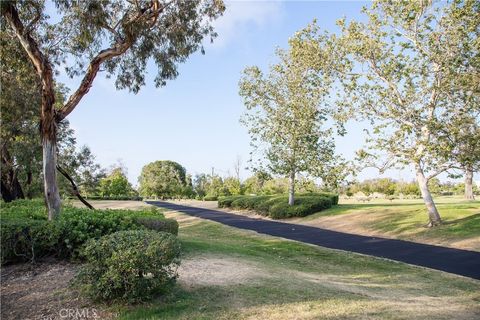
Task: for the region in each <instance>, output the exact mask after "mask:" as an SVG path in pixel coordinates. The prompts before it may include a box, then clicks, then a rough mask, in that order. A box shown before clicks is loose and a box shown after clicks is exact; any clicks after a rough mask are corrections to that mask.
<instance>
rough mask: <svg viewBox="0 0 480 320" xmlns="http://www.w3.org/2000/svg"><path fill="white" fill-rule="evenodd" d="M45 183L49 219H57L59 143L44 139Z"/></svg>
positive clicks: (58, 205) (58, 203)
mask: <svg viewBox="0 0 480 320" xmlns="http://www.w3.org/2000/svg"><path fill="white" fill-rule="evenodd" d="M42 147H43V185H44V190H45V202H46V204H47V209H48V220H53V219H55V218H56V217H57V216H58V215H59V214H60V203H61V202H60V193H59V192H58V185H57V172H56V166H57V150H56V149H57V144H56V141H55V140H54V141H51V140H48V139H45V138H44V139H43V141H42Z"/></svg>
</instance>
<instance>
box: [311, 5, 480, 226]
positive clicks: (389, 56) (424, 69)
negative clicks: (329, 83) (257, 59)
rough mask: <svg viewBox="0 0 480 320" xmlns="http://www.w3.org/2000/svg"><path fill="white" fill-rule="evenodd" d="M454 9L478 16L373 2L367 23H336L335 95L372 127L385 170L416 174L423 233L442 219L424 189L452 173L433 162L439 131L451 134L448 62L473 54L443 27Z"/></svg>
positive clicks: (455, 32)
mask: <svg viewBox="0 0 480 320" xmlns="http://www.w3.org/2000/svg"><path fill="white" fill-rule="evenodd" d="M466 2H469V3H474V1H466ZM477 3H478V2H477ZM452 6H456V7H457V9H458V10H461V11H462V12H463V14H464V15H465V16H469V17H473V16H478V11H476V9H475V8H474V6H469V5H465V6H464V5H463V1H453V2H452V3H444V2H438V3H435V4H432V3H431V1H400V2H392V1H387V0H378V1H374V2H373V3H372V5H371V6H370V8H364V13H365V14H366V15H367V18H368V19H367V21H366V22H356V21H352V22H350V23H347V22H346V20H345V19H342V20H341V21H340V22H339V25H340V27H341V28H342V36H341V38H340V39H339V40H338V41H339V42H340V43H341V47H342V50H341V51H339V52H338V58H339V59H342V58H345V62H344V64H343V66H346V67H347V70H348V71H346V72H344V73H343V75H342V78H341V80H342V82H343V85H344V86H343V87H342V89H343V91H342V90H340V91H339V92H340V93H341V94H344V95H343V98H344V100H343V106H344V107H346V108H348V109H349V110H350V111H352V113H353V114H355V115H356V116H357V117H358V118H363V119H368V120H370V121H371V123H372V126H373V132H372V133H371V135H370V137H369V139H368V143H369V146H370V148H371V149H373V150H382V151H383V152H384V153H386V154H387V155H388V164H389V165H393V164H402V165H404V164H409V165H412V166H413V167H414V169H415V173H416V178H417V182H418V185H419V188H420V191H421V194H422V197H423V200H424V202H425V205H426V207H427V211H428V215H429V226H434V225H438V224H440V223H441V218H440V215H439V213H438V210H437V208H436V206H435V203H434V201H433V198H432V195H431V193H430V190H429V187H428V182H429V180H430V179H432V178H434V177H436V176H437V175H439V174H440V173H442V172H444V171H445V170H448V169H449V168H451V167H452V165H453V164H452V162H451V161H450V160H449V159H445V158H444V157H440V156H438V154H439V148H440V147H441V145H440V144H439V143H438V139H437V136H438V131H439V128H442V127H443V128H444V129H445V131H450V129H451V128H445V126H448V125H449V122H448V121H445V119H446V118H448V115H450V114H451V113H452V112H454V111H455V107H456V104H453V103H451V100H450V98H449V93H450V92H451V91H452V89H454V88H453V87H452V79H453V77H455V74H456V72H455V71H454V70H453V68H455V67H457V66H458V65H457V64H454V63H452V59H454V58H455V57H458V56H460V55H468V54H469V53H467V52H464V51H468V50H471V46H469V45H467V44H466V41H468V39H464V38H463V35H464V31H463V30H462V28H458V26H455V25H453V24H451V23H448V20H449V16H450V15H451V14H456V13H454V12H456V10H450V9H451V8H452ZM444 22H445V23H444ZM312 36H313V35H312ZM477 43H478V40H477ZM343 71H345V70H343ZM465 107H466V108H469V107H470V106H465ZM364 155H366V153H365V154H364ZM370 155H372V154H370Z"/></svg>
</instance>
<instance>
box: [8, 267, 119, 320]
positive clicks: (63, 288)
mask: <svg viewBox="0 0 480 320" xmlns="http://www.w3.org/2000/svg"><path fill="white" fill-rule="evenodd" d="M77 270H78V265H75V264H71V263H68V262H63V261H47V262H42V263H38V264H35V265H31V264H28V263H25V264H15V265H9V266H2V269H1V287H2V290H1V306H2V307H1V319H2V320H10V319H11V320H14V319H15V320H17V319H22V320H54V319H111V318H112V317H113V314H111V313H110V312H107V311H106V310H105V307H101V306H98V305H94V304H93V303H92V302H90V301H88V300H87V299H85V298H82V297H80V296H79V293H78V292H77V291H76V290H75V289H73V288H72V287H71V281H72V279H73V278H74V276H75V274H76V272H77Z"/></svg>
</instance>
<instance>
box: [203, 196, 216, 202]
mask: <svg viewBox="0 0 480 320" xmlns="http://www.w3.org/2000/svg"><path fill="white" fill-rule="evenodd" d="M217 200H218V197H217V196H209V195H206V196H205V197H203V201H217Z"/></svg>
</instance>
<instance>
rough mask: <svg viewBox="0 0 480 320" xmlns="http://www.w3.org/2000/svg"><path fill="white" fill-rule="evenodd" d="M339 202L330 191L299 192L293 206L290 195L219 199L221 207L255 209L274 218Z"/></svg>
mask: <svg viewBox="0 0 480 320" xmlns="http://www.w3.org/2000/svg"><path fill="white" fill-rule="evenodd" d="M336 204H338V195H336V194H330V193H306V194H299V195H297V197H296V199H295V203H294V205H293V206H290V205H288V196H286V195H280V196H279V195H273V196H233V197H223V198H220V199H219V201H218V206H219V207H220V208H225V207H231V208H237V209H249V210H255V211H257V212H258V213H260V214H263V215H268V216H269V217H271V218H273V219H282V218H289V217H304V216H307V215H309V214H312V213H315V212H318V211H321V210H324V209H327V208H330V207H331V206H332V205H336Z"/></svg>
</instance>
